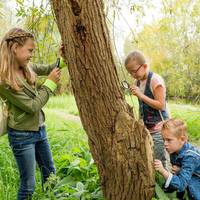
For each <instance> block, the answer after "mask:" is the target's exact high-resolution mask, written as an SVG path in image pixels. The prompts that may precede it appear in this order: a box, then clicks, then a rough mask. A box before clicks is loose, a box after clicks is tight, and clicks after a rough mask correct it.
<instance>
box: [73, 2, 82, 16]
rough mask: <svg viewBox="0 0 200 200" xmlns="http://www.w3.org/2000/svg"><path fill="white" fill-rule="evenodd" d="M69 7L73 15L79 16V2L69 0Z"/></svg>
mask: <svg viewBox="0 0 200 200" xmlns="http://www.w3.org/2000/svg"><path fill="white" fill-rule="evenodd" d="M71 8H72V12H73V13H74V15H75V16H79V15H80V13H81V7H80V6H79V3H78V1H77V0H71Z"/></svg>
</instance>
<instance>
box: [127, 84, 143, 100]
mask: <svg viewBox="0 0 200 200" xmlns="http://www.w3.org/2000/svg"><path fill="white" fill-rule="evenodd" d="M130 91H131V94H133V95H135V96H137V97H138V98H140V97H141V96H142V92H141V91H140V88H139V87H137V86H136V85H131V86H130Z"/></svg>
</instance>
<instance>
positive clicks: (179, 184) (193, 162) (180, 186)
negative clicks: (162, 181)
mask: <svg viewBox="0 0 200 200" xmlns="http://www.w3.org/2000/svg"><path fill="white" fill-rule="evenodd" d="M197 165H198V163H197V159H195V156H194V155H191V154H190V155H185V156H184V158H183V160H182V166H181V169H180V171H179V172H178V173H177V174H176V175H173V176H172V179H171V181H170V183H169V185H170V186H171V187H173V188H176V189H177V190H178V191H179V192H182V191H184V190H185V188H186V187H187V186H188V184H189V181H190V180H191V177H192V175H193V173H194V171H195V169H196V166H197Z"/></svg>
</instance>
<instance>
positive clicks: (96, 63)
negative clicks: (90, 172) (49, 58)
mask: <svg viewBox="0 0 200 200" xmlns="http://www.w3.org/2000/svg"><path fill="white" fill-rule="evenodd" d="M51 3H52V7H53V10H54V13H55V16H56V20H57V25H58V28H59V31H60V34H61V37H62V40H63V42H64V45H65V59H66V60H67V61H68V64H69V74H70V77H71V82H72V87H73V92H74V96H75V99H76V103H77V106H78V109H79V113H80V117H81V121H82V124H83V127H84V129H85V131H86V133H87V135H88V141H89V146H90V149H91V153H92V156H93V158H94V160H95V163H96V165H97V167H98V171H99V175H100V179H101V186H102V190H103V194H104V196H105V198H106V199H109V200H118V199H119V200H133V199H134V200H140V199H141V200H145V199H151V198H152V196H153V193H154V171H153V167H152V161H153V158H152V153H151V152H152V147H151V144H150V143H151V142H150V141H151V139H150V135H149V133H148V131H147V130H146V129H145V128H144V126H143V124H141V123H140V122H137V121H136V120H135V117H134V115H133V113H132V111H131V109H130V107H129V106H128V104H127V103H126V101H125V98H124V95H123V93H122V91H121V89H120V85H119V79H118V76H117V71H116V66H115V63H114V59H113V54H112V50H111V44H110V39H109V34H108V29H107V26H106V23H105V15H104V8H103V1H102V0H59V1H58V0H51Z"/></svg>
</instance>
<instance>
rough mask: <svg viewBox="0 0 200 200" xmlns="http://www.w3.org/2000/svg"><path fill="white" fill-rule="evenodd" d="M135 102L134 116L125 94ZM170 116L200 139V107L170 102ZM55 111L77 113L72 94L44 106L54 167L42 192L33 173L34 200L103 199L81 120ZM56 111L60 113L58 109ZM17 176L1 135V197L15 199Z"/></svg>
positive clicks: (2, 198) (56, 98) (5, 199)
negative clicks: (73, 119) (71, 119)
mask: <svg viewBox="0 0 200 200" xmlns="http://www.w3.org/2000/svg"><path fill="white" fill-rule="evenodd" d="M127 101H128V102H129V103H130V105H131V106H133V105H134V108H135V109H134V110H135V114H136V116H137V115H138V114H137V109H138V107H137V106H138V104H137V100H136V99H135V98H132V99H131V98H130V97H127ZM169 108H170V111H171V113H172V116H173V117H178V118H181V119H183V120H185V121H186V122H187V124H188V130H189V135H190V139H191V140H192V141H194V142H196V143H197V141H198V140H199V139H200V135H199V130H200V123H199V119H200V107H199V106H192V105H184V104H175V103H173V102H170V103H169ZM56 111H62V113H66V114H67V113H70V114H73V115H78V110H77V107H76V104H75V100H74V97H73V96H64V95H63V96H56V97H52V98H51V99H50V101H49V102H48V104H47V105H46V106H45V113H46V124H47V132H48V136H49V141H50V145H51V149H52V153H53V158H54V162H55V165H56V169H57V176H52V177H51V178H50V181H49V182H48V184H47V185H46V186H48V188H49V189H48V191H46V192H45V193H43V192H42V189H41V179H40V173H39V170H37V174H36V183H37V185H36V191H35V193H34V197H33V200H50V199H51V200H53V199H56V200H65V199H68V200H76V199H80V198H81V199H82V200H84V199H85V200H86V199H94V200H95V199H99V200H100V199H102V193H101V190H100V187H99V177H98V174H97V169H96V166H95V164H94V162H93V159H92V157H91V154H90V151H89V148H88V144H87V135H86V134H85V132H84V130H83V128H82V126H81V124H80V123H76V122H74V121H70V120H66V118H64V117H63V116H62V115H59V114H58V115H55V112H56ZM58 113H59V112H58ZM18 184H19V175H18V171H17V168H16V164H15V160H14V158H13V155H12V152H11V149H10V147H9V145H8V140H7V137H6V136H3V137H1V138H0V200H13V199H16V194H17V188H18Z"/></svg>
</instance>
